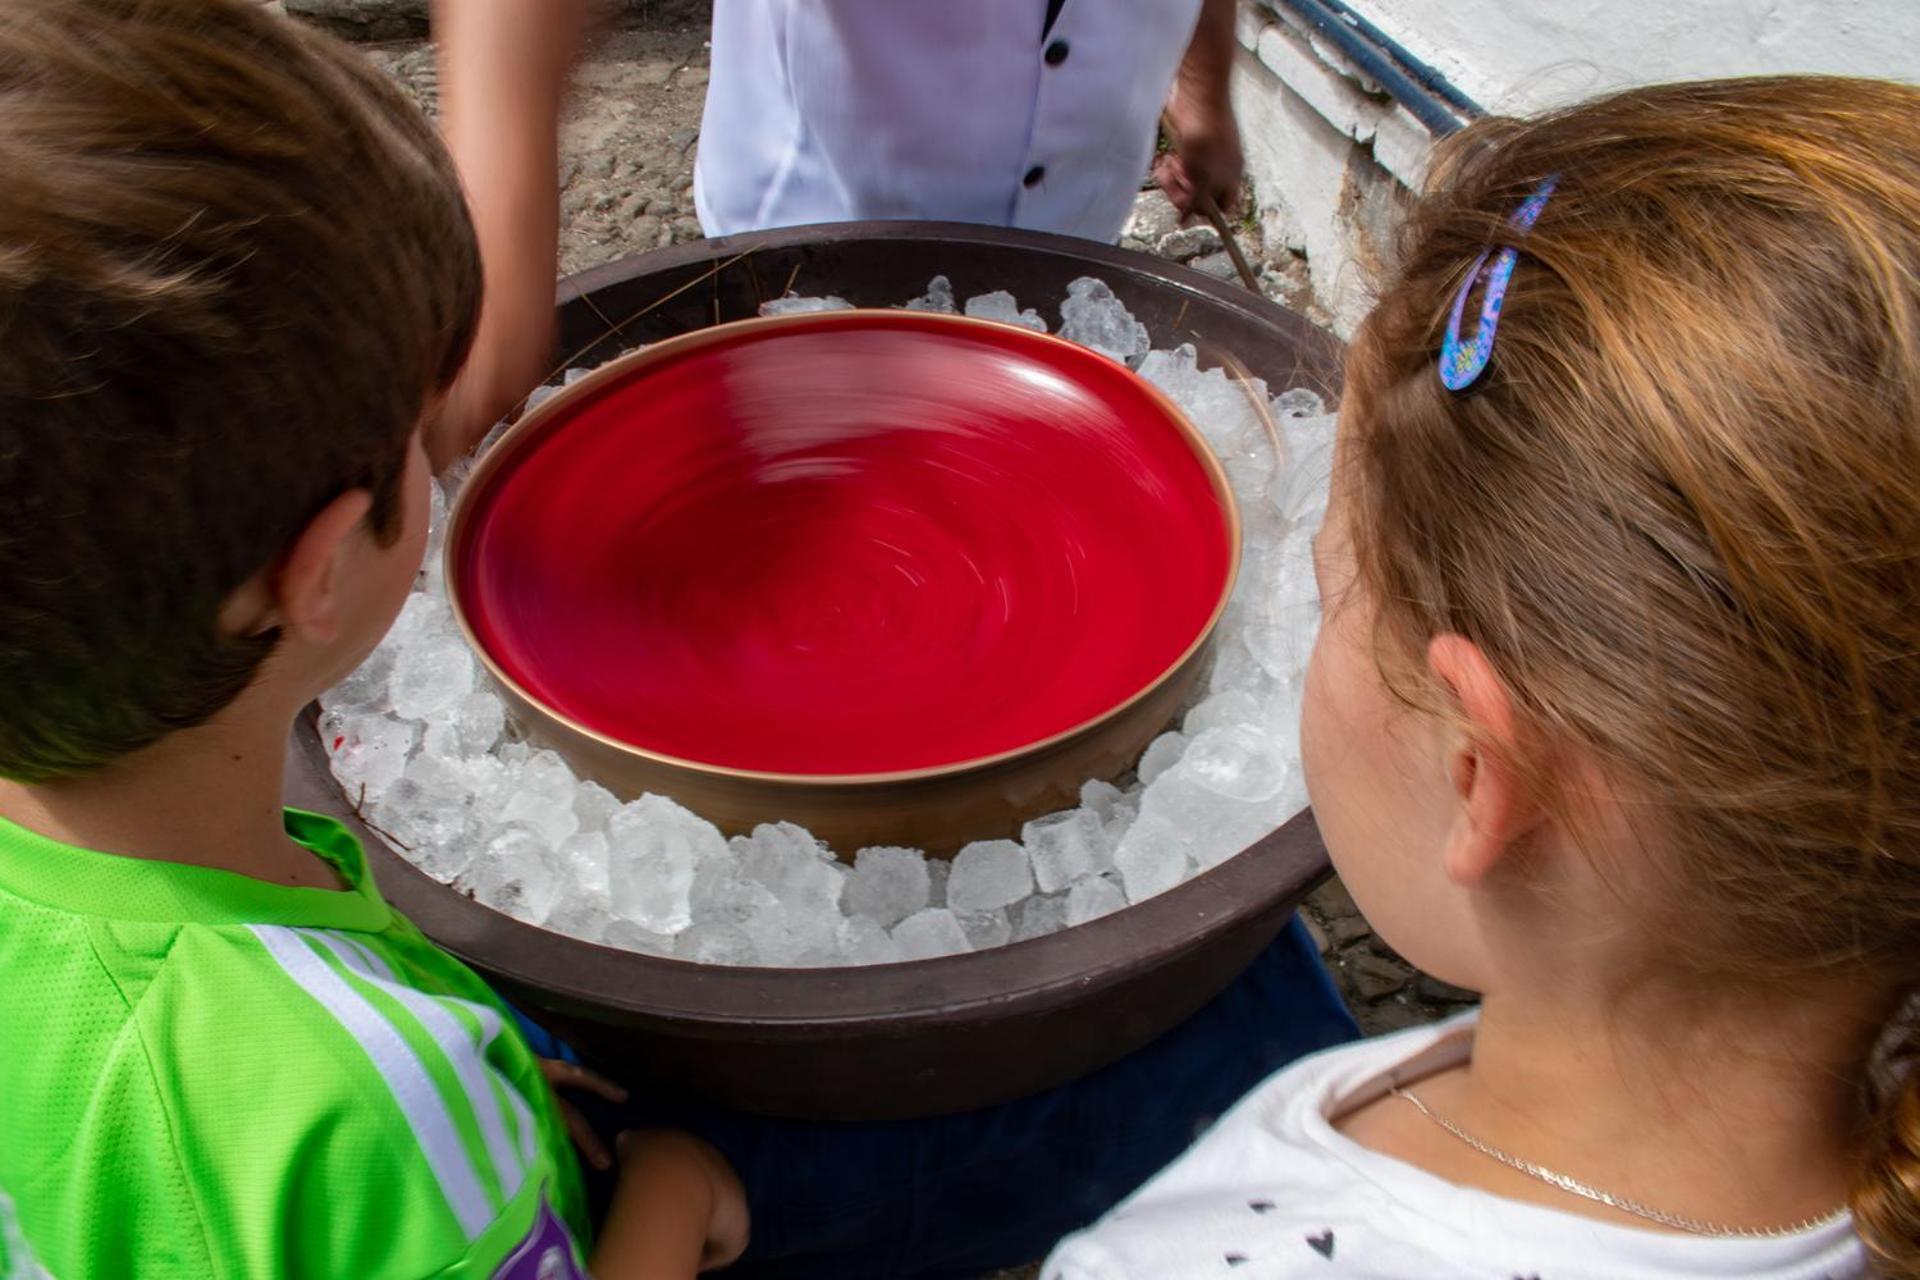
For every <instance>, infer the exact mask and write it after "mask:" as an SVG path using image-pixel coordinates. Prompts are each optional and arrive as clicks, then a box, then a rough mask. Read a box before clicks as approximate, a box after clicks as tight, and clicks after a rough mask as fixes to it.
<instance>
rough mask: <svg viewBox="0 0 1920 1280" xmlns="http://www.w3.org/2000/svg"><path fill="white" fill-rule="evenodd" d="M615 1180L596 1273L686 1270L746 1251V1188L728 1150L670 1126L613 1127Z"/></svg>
mask: <svg viewBox="0 0 1920 1280" xmlns="http://www.w3.org/2000/svg"><path fill="white" fill-rule="evenodd" d="M619 1146H620V1185H619V1187H617V1188H616V1189H615V1191H614V1193H613V1204H612V1205H611V1206H610V1207H609V1208H608V1210H607V1217H606V1221H605V1222H604V1223H602V1224H601V1227H600V1239H599V1243H598V1244H597V1245H596V1246H595V1248H594V1251H593V1262H592V1266H591V1270H592V1272H593V1274H594V1276H595V1277H596V1280H622V1278H625V1277H634V1278H635V1280H638V1278H639V1277H646V1278H647V1280H656V1278H658V1277H666V1276H676V1277H677V1276H692V1275H694V1274H696V1273H698V1272H702V1271H712V1270H715V1269H717V1268H719V1267H724V1266H727V1265H729V1264H730V1263H732V1262H734V1261H735V1260H736V1259H738V1258H739V1257H740V1255H741V1254H742V1253H743V1252H745V1251H746V1247H747V1231H748V1225H749V1223H748V1215H747V1193H746V1188H745V1187H743V1186H741V1185H740V1178H739V1175H737V1174H736V1173H734V1171H733V1166H732V1165H730V1164H728V1163H727V1158H726V1157H725V1156H723V1155H721V1154H720V1153H719V1152H718V1151H716V1150H714V1149H713V1147H711V1146H709V1145H708V1144H707V1143H705V1142H703V1141H701V1140H700V1139H699V1138H696V1137H694V1136H693V1135H692V1134H690V1133H682V1132H680V1131H678V1130H672V1129H650V1130H644V1131H637V1132H636V1131H629V1132H627V1133H623V1134H621V1135H620V1142H619Z"/></svg>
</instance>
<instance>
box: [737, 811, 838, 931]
mask: <svg viewBox="0 0 1920 1280" xmlns="http://www.w3.org/2000/svg"><path fill="white" fill-rule="evenodd" d="M732 847H733V850H734V852H735V853H736V854H738V855H739V858H740V870H741V872H742V874H744V875H746V876H748V877H750V878H752V879H754V880H758V881H759V882H760V883H761V884H763V885H765V886H766V887H767V888H768V889H769V890H770V891H771V892H772V893H773V896H774V897H776V898H778V899H780V900H781V901H782V902H785V903H806V904H810V905H812V906H814V907H816V908H830V909H832V910H834V911H836V912H837V911H838V910H839V903H840V896H841V893H842V891H843V889H844V887H845V884H846V878H847V877H846V869H845V868H844V867H842V866H841V865H840V862H839V860H838V859H837V858H835V857H834V856H833V855H832V854H831V853H829V852H828V851H827V848H826V846H825V845H823V844H821V843H820V842H819V841H818V840H817V839H815V838H814V837H813V835H812V833H810V832H809V831H807V829H806V828H804V827H798V826H795V825H794V824H793V823H791V822H763V823H761V824H760V825H759V826H757V827H755V828H754V829H753V833H752V834H751V835H749V836H744V837H741V838H739V839H736V840H735V841H734V842H733V846H732Z"/></svg>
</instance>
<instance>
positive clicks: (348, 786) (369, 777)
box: [319, 711, 415, 804]
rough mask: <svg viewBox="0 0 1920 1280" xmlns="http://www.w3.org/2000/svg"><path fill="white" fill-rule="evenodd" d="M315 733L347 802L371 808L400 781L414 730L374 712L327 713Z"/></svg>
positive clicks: (410, 748) (412, 740)
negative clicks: (369, 805)
mask: <svg viewBox="0 0 1920 1280" xmlns="http://www.w3.org/2000/svg"><path fill="white" fill-rule="evenodd" d="M319 733H320V744H321V745H322V746H323V747H325V748H326V750H327V755H328V756H329V758H330V759H331V762H332V766H333V776H334V777H335V778H338V779H339V780H340V783H341V786H342V788H343V790H345V792H346V795H347V798H348V799H349V800H353V801H356V802H358V803H362V804H372V803H373V802H375V801H377V800H379V799H380V797H381V796H382V795H385V794H386V791H387V788H388V787H391V786H392V785H393V784H394V783H396V782H398V781H399V780H400V774H401V772H402V771H403V770H405V769H406V767H407V753H408V752H410V751H412V750H413V743H414V735H415V727H414V726H413V725H411V724H409V723H407V722H405V721H402V720H395V719H394V718H393V717H391V716H384V715H379V714H377V713H374V712H365V711H354V712H347V711H328V712H324V713H323V714H322V715H321V717H320V723H319Z"/></svg>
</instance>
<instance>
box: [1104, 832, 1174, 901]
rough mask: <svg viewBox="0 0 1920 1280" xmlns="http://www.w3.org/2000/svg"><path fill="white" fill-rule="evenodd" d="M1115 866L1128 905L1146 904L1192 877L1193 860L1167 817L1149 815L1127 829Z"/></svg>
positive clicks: (1115, 852)
mask: <svg viewBox="0 0 1920 1280" xmlns="http://www.w3.org/2000/svg"><path fill="white" fill-rule="evenodd" d="M1113 865H1114V867H1115V869H1116V870H1118V871H1119V873H1120V883H1121V886H1122V887H1123V888H1125V889H1126V892H1127V901H1129V902H1145V901H1146V900H1147V899H1148V898H1151V897H1154V896H1156V895H1157V894H1162V893H1165V892H1166V891H1167V890H1169V889H1171V888H1173V887H1174V886H1175V885H1177V884H1179V883H1180V882H1181V881H1183V880H1185V879H1186V878H1187V877H1188V876H1189V875H1190V874H1192V871H1193V858H1192V857H1191V855H1189V854H1188V852H1187V842H1186V839H1185V837H1184V836H1183V835H1182V834H1181V833H1180V832H1179V831H1178V830H1176V829H1175V828H1174V826H1173V825H1172V824H1171V823H1170V822H1168V820H1167V819H1166V818H1165V817H1163V816H1161V815H1160V814H1157V813H1150V814H1146V815H1144V816H1142V817H1140V818H1138V819H1136V820H1135V821H1134V823H1133V825H1132V826H1131V827H1129V828H1127V833H1126V835H1124V836H1122V837H1121V838H1120V847H1119V848H1118V849H1116V850H1115V851H1114V854H1113Z"/></svg>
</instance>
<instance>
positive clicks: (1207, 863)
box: [1135, 765, 1285, 871]
mask: <svg viewBox="0 0 1920 1280" xmlns="http://www.w3.org/2000/svg"><path fill="white" fill-rule="evenodd" d="M1276 800H1277V797H1271V798H1269V799H1267V800H1265V801H1261V802H1258V803H1249V802H1246V801H1241V800H1234V799H1231V798H1230V797H1227V796H1224V795H1222V794H1221V793H1219V792H1218V791H1214V790H1211V789H1210V788H1208V787H1206V786H1203V785H1201V783H1200V782H1199V780H1198V779H1197V778H1196V777H1195V776H1194V774H1193V772H1192V771H1191V770H1189V769H1188V768H1187V767H1186V766H1184V765H1182V766H1181V767H1179V768H1175V769H1169V770H1168V771H1167V772H1166V773H1164V774H1162V775H1161V776H1160V777H1158V778H1156V779H1154V782H1153V785H1152V786H1150V787H1148V788H1147V790H1146V794H1145V795H1143V796H1142V797H1141V800H1140V819H1139V822H1136V823H1135V826H1138V825H1139V823H1140V822H1146V821H1147V820H1148V819H1149V818H1159V819H1164V820H1165V821H1166V823H1167V824H1168V825H1169V826H1170V827H1172V828H1173V829H1174V830H1175V831H1178V832H1179V833H1180V838H1181V840H1182V842H1183V843H1184V844H1185V845H1186V847H1187V851H1188V853H1189V854H1190V855H1191V856H1192V858H1193V862H1194V865H1195V866H1196V867H1198V868H1199V869H1200V870H1202V871H1204V870H1206V869H1207V868H1209V867H1212V866H1215V865H1217V864H1218V863H1221V862H1224V861H1226V860H1227V859H1228V858H1231V857H1232V856H1233V855H1235V854H1237V853H1239V852H1240V851H1241V850H1243V849H1245V848H1246V847H1247V846H1248V845H1250V844H1252V843H1253V842H1254V841H1256V840H1258V839H1260V838H1261V837H1262V836H1264V835H1266V834H1267V832H1269V831H1271V830H1273V829H1274V828H1275V827H1277V826H1279V825H1280V822H1281V820H1282V819H1283V817H1284V816H1285V815H1283V814H1281V813H1279V812H1278V811H1277V809H1276V807H1275V802H1276Z"/></svg>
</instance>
